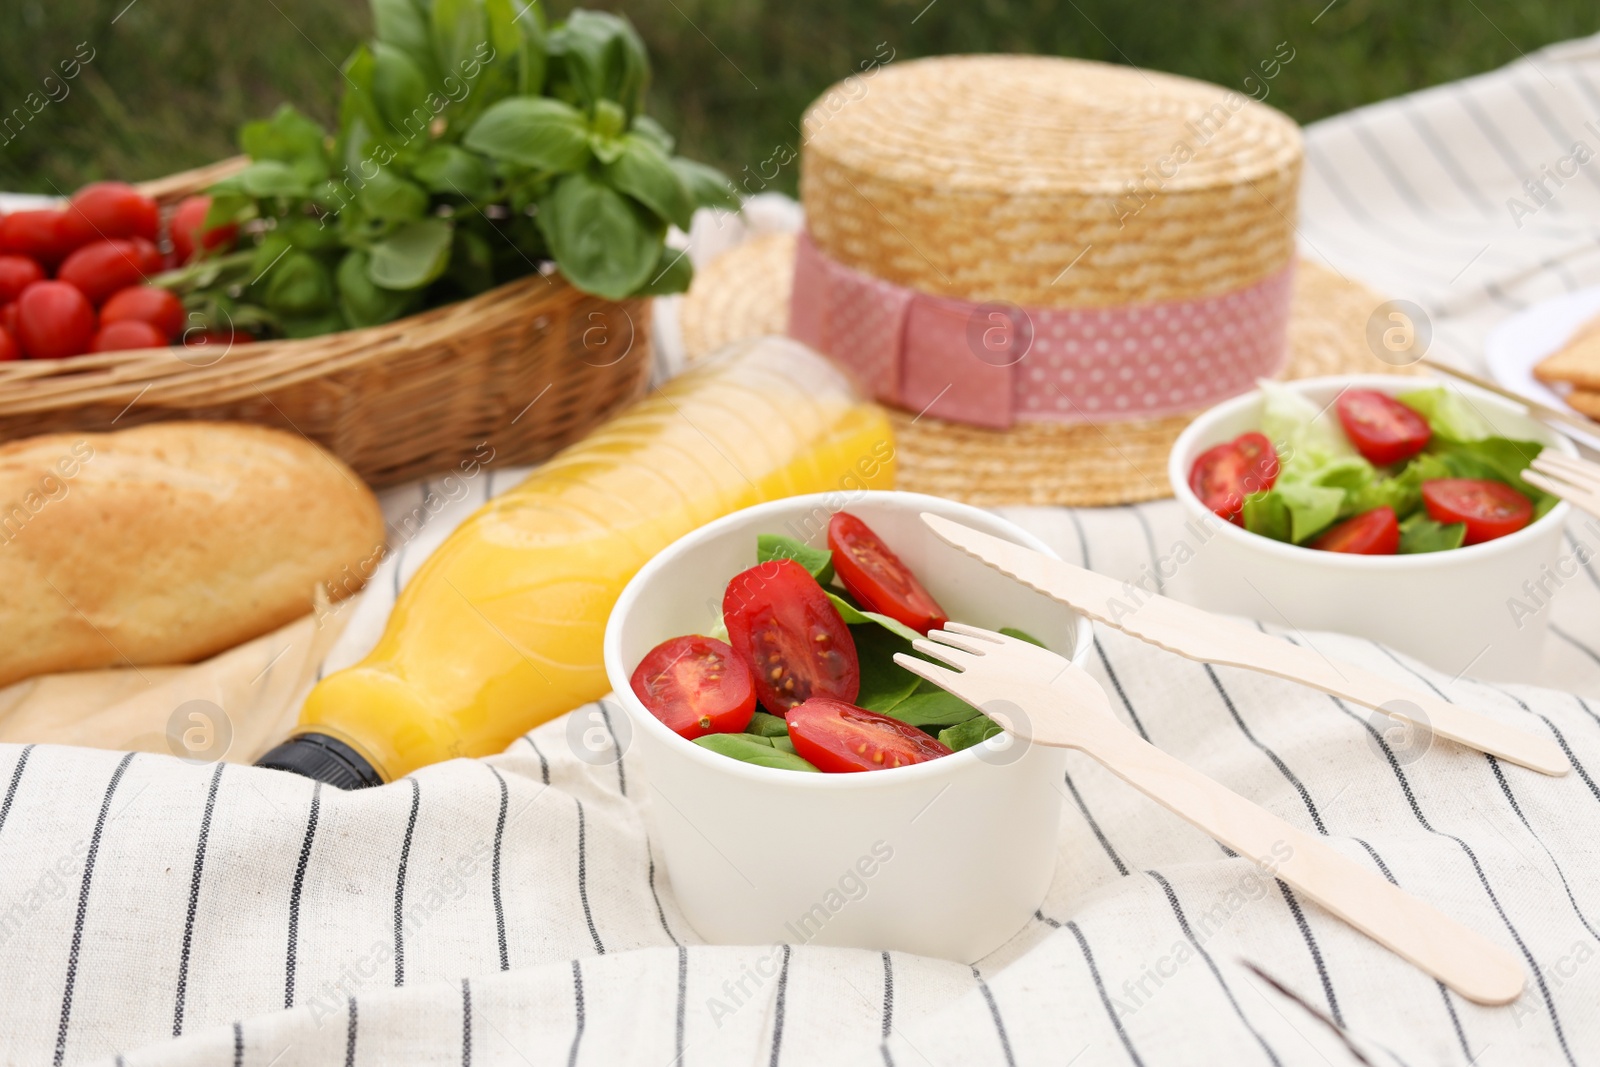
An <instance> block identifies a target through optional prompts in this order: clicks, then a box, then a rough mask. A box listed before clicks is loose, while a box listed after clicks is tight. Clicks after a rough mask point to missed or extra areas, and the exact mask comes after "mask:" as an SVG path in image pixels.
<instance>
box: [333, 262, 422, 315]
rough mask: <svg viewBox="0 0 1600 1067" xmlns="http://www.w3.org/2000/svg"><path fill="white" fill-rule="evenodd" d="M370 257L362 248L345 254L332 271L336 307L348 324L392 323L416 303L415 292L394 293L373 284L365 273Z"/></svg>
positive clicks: (391, 290)
mask: <svg viewBox="0 0 1600 1067" xmlns="http://www.w3.org/2000/svg"><path fill="white" fill-rule="evenodd" d="M370 261H371V257H370V256H369V255H368V254H367V253H366V252H364V251H362V250H361V249H355V250H354V251H351V252H348V253H346V254H345V257H344V259H342V260H340V262H339V269H338V270H336V271H335V272H334V281H335V282H336V283H337V285H338V287H339V310H340V311H341V312H342V313H343V314H344V317H345V320H346V321H347V322H349V323H350V325H351V326H377V325H380V324H381V323H385V322H393V321H394V320H395V319H398V318H400V317H401V316H402V315H404V314H405V313H406V312H407V311H409V310H411V308H412V307H413V306H414V305H415V304H416V298H417V295H418V294H417V291H416V290H411V291H410V292H397V291H395V290H393V289H385V288H383V287H382V286H379V285H374V284H373V281H372V278H371V277H370V276H369V274H368V265H369V263H370Z"/></svg>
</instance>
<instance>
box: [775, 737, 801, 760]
mask: <svg viewBox="0 0 1600 1067" xmlns="http://www.w3.org/2000/svg"><path fill="white" fill-rule="evenodd" d="M771 740H772V747H773V748H775V749H777V750H778V751H779V752H787V753H789V755H791V756H798V755H800V753H798V752H796V751H795V748H794V742H793V741H791V740H789V735H788V734H784V735H783V736H782V737H774V738H772V739H771Z"/></svg>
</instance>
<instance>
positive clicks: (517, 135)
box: [463, 97, 589, 174]
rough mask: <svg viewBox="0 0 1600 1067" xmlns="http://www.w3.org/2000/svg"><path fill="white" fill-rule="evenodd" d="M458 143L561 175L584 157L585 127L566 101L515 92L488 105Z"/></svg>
mask: <svg viewBox="0 0 1600 1067" xmlns="http://www.w3.org/2000/svg"><path fill="white" fill-rule="evenodd" d="M463 143H464V144H465V145H466V146H467V147H468V148H470V149H472V150H473V151H475V152H482V153H483V154H484V155H486V156H488V157H489V158H491V159H503V160H507V161H509V162H512V163H520V164H521V165H522V166H524V167H537V168H539V169H541V170H548V171H553V172H555V173H557V174H565V173H568V172H571V171H576V170H580V169H581V168H582V167H583V165H584V164H585V163H587V162H588V161H589V126H588V123H586V122H585V121H584V118H583V114H582V113H581V112H579V111H578V109H577V108H575V107H573V106H572V105H570V104H564V103H562V102H561V101H559V100H550V99H546V98H543V97H531V98H530V97H515V98H513V99H510V100H502V101H500V102H499V103H497V104H495V105H494V106H493V107H491V108H489V109H488V110H487V111H485V112H484V113H483V115H482V116H480V117H479V119H478V121H477V122H475V123H473V124H472V128H471V129H469V130H468V131H467V135H466V137H465V138H464V140H463Z"/></svg>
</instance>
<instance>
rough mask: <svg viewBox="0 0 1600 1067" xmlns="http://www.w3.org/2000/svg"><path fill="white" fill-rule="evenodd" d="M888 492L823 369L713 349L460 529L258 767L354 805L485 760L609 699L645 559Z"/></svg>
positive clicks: (888, 441) (773, 342)
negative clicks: (728, 525)
mask: <svg viewBox="0 0 1600 1067" xmlns="http://www.w3.org/2000/svg"><path fill="white" fill-rule="evenodd" d="M893 479H894V446H893V439H892V436H891V433H890V429H889V422H888V419H887V418H886V417H885V416H884V413H883V411H882V410H881V409H879V408H877V407H876V406H874V405H872V404H870V403H868V402H866V401H864V400H863V399H862V398H861V397H860V395H859V394H858V393H857V392H856V391H855V390H854V389H853V388H852V387H851V385H850V384H849V382H848V381H847V380H846V379H845V378H844V377H843V376H842V375H841V374H840V373H839V372H838V370H836V369H835V368H834V367H833V366H832V365H831V364H829V363H828V362H827V361H826V360H824V359H823V358H822V357H821V356H818V355H817V354H816V353H815V352H813V351H812V350H810V349H808V348H806V347H805V346H803V345H801V344H799V343H797V342H795V341H791V340H788V339H786V338H778V337H769V338H763V339H759V340H755V341H750V342H745V343H743V344H742V345H739V346H735V347H733V348H730V349H726V350H724V351H723V352H721V353H719V354H718V355H717V356H714V357H712V358H711V359H709V360H707V361H706V362H705V363H702V364H699V365H697V366H696V367H694V368H693V369H691V370H689V371H688V372H686V373H685V374H682V375H680V376H679V377H677V378H675V379H674V380H672V381H671V382H669V383H668V384H667V385H665V386H664V387H663V388H661V389H660V390H658V391H657V392H655V393H652V394H651V395H649V396H647V397H646V398H645V399H643V400H641V401H639V402H638V403H637V404H635V405H633V406H632V407H631V408H629V409H627V410H626V411H625V412H623V414H621V415H620V416H618V417H617V418H616V419H614V420H612V421H611V422H610V423H607V424H606V425H605V426H603V427H602V428H601V429H599V430H598V431H596V432H595V433H594V434H593V435H591V436H590V437H588V438H586V439H585V440H583V441H581V442H579V443H578V444H576V445H573V446H571V447H570V448H567V449H566V450H565V451H563V452H561V453H559V454H558V455H557V456H555V457H554V458H553V459H551V460H550V461H549V462H548V463H546V464H545V465H544V466H542V467H540V468H538V469H537V470H535V471H534V472H533V473H532V474H531V475H529V476H528V479H527V481H525V482H523V483H522V484H521V485H520V486H518V487H517V488H515V489H513V490H511V491H509V492H507V493H504V494H502V495H501V496H499V497H496V498H495V499H494V500H491V501H490V502H488V503H487V504H485V505H484V506H483V507H482V508H480V509H479V510H478V511H477V512H475V513H474V514H473V515H472V516H470V517H469V518H468V519H467V520H466V521H465V522H463V523H462V524H461V526H460V527H458V528H457V529H456V530H455V532H454V533H452V534H451V535H450V536H449V538H447V539H446V540H445V542H444V543H443V544H442V545H441V546H440V547H439V548H438V550H437V551H435V552H434V553H433V555H432V556H431V557H429V559H428V561H427V562H426V563H425V564H423V566H422V567H421V569H419V570H418V571H417V573H416V575H415V576H413V577H412V579H411V581H410V582H409V583H408V584H407V585H406V587H405V589H404V591H403V592H402V593H401V595H400V597H399V599H398V601H396V603H395V606H394V612H393V614H392V615H391V616H390V618H389V622H388V626H387V628H386V629H385V630H384V633H383V637H382V638H381V639H380V640H379V641H378V644H377V647H375V648H374V649H373V650H372V653H371V654H370V655H369V656H368V657H367V658H366V659H365V660H363V661H362V662H361V663H359V664H357V665H355V666H354V667H350V668H348V669H346V670H343V671H339V672H338V673H336V674H332V675H329V676H328V677H327V678H325V679H323V680H322V681H321V682H320V683H318V685H317V686H316V688H314V689H313V690H312V691H311V694H310V696H309V697H308V698H307V700H306V703H305V707H304V708H303V709H302V711H301V714H300V721H299V724H298V726H297V727H296V734H295V736H294V737H292V738H291V739H290V740H289V741H287V742H286V743H284V744H282V745H279V746H278V747H277V748H275V749H273V750H272V751H271V752H269V753H268V754H267V755H266V756H264V757H263V758H262V759H261V760H260V761H259V765H261V766H268V767H277V768H279V769H283V770H292V771H296V772H298V773H301V774H306V775H308V776H310V777H313V778H319V779H321V780H323V781H327V782H329V783H330V784H333V785H338V786H341V787H345V788H351V787H358V786H364V785H376V784H379V783H381V782H384V781H392V780H393V779H394V778H396V777H399V776H401V775H404V774H406V773H408V772H410V771H412V770H414V769H415V768H417V767H420V766H423V765H425V764H429V763H434V762H437V761H439V760H444V759H449V758H451V757H452V756H480V755H488V754H492V753H496V752H500V751H502V750H503V749H504V748H505V747H506V746H507V745H509V744H510V743H511V742H512V741H513V740H515V739H516V738H517V737H518V736H519V735H521V734H523V733H525V732H527V731H528V730H530V729H532V728H533V727H534V726H537V725H538V724H539V723H541V722H544V721H546V720H547V719H551V718H553V717H555V716H557V715H560V714H562V713H564V712H567V711H570V710H571V709H573V708H575V707H577V706H579V705H580V704H583V703H585V702H586V701H590V700H594V699H596V698H598V697H600V696H603V695H604V694H605V693H606V692H607V690H608V689H609V685H608V684H607V682H606V676H605V671H604V668H603V667H602V664H601V639H602V636H603V634H604V632H605V625H606V617H607V615H608V614H609V613H610V611H611V607H612V605H613V604H614V603H615V602H616V599H617V597H618V595H619V594H620V593H621V592H622V587H623V586H624V585H625V584H627V582H628V580H629V579H630V578H631V577H633V575H634V573H635V572H636V571H637V570H638V569H639V568H640V567H641V566H643V565H644V564H645V562H646V561H648V560H649V559H650V557H651V556H653V555H654V554H655V553H656V552H658V551H660V550H661V549H662V548H664V547H666V546H667V545H668V544H670V543H671V542H672V541H674V540H676V539H677V538H678V537H680V536H682V535H683V534H686V533H688V532H689V531H690V530H693V529H695V528H696V527H698V526H701V525H703V524H705V523H706V522H709V521H710V520H712V519H715V518H717V517H719V516H722V515H726V514H728V513H729V512H732V511H736V510H738V509H740V508H744V507H748V506H749V505H751V504H756V503H760V502H761V501H764V500H772V499H775V498H778V497H784V496H792V495H795V494H799V493H813V492H827V491H830V490H854V489H883V488H889V487H890V486H892V484H893Z"/></svg>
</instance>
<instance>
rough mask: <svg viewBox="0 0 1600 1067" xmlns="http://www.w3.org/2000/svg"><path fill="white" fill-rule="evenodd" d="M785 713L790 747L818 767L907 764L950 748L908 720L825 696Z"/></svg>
mask: <svg viewBox="0 0 1600 1067" xmlns="http://www.w3.org/2000/svg"><path fill="white" fill-rule="evenodd" d="M786 718H787V719H788V722H789V740H790V741H792V742H794V750H795V752H796V753H797V754H798V755H799V756H800V758H801V759H804V760H806V761H808V762H809V763H810V764H811V765H812V766H814V767H816V768H817V770H819V771H830V772H834V773H838V772H840V771H881V770H887V769H888V768H891V767H908V766H910V765H911V764H913V763H926V762H927V761H928V760H931V759H938V758H939V757H940V756H948V755H950V751H951V750H950V749H949V748H948V747H946V746H945V745H944V744H942V743H941V742H939V741H938V740H937V739H935V738H933V737H930V736H929V735H928V734H926V733H923V732H922V731H921V730H919V729H917V728H916V727H915V726H912V725H911V724H910V723H906V722H901V721H900V720H899V719H892V718H890V717H889V716H887V715H880V714H878V713H877V712H875V711H868V710H867V709H866V708H858V707H856V706H855V705H854V704H851V703H849V702H848V701H844V700H834V699H832V698H830V697H812V698H811V699H810V700H807V701H806V702H805V703H804V704H801V705H800V706H799V707H797V708H794V709H793V710H791V711H790V712H789V714H788V715H787V716H786Z"/></svg>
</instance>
